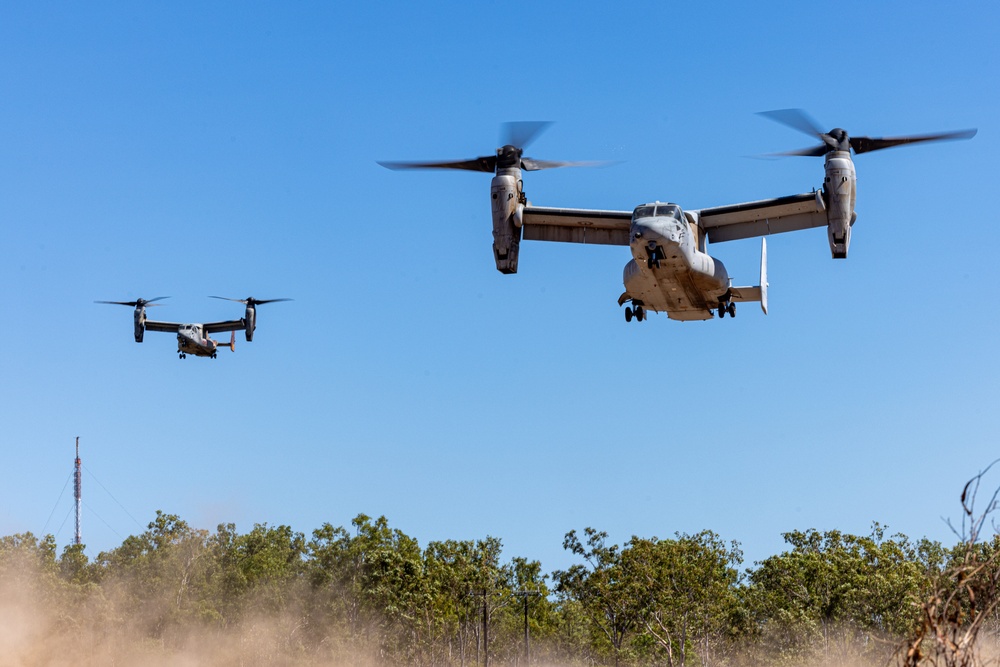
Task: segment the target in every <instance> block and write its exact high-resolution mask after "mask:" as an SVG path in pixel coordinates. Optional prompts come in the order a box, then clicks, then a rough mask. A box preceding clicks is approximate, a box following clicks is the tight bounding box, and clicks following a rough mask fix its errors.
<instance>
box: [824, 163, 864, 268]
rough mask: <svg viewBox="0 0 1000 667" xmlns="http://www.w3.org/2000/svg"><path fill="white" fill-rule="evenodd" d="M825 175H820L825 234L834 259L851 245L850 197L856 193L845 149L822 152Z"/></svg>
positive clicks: (845, 256)
mask: <svg viewBox="0 0 1000 667" xmlns="http://www.w3.org/2000/svg"><path fill="white" fill-rule="evenodd" d="M825 169H826V178H824V179H823V198H824V200H825V202H826V220H827V236H828V237H829V240H830V252H831V253H832V254H833V257H834V259H846V258H847V249H848V247H850V245H851V225H853V224H854V220H855V219H856V217H857V216H856V214H855V212H854V201H855V196H856V194H857V192H856V190H857V176H856V174H855V171H854V162H853V161H851V153H850V152H849V151H831V152H829V153H827V154H826V164H825Z"/></svg>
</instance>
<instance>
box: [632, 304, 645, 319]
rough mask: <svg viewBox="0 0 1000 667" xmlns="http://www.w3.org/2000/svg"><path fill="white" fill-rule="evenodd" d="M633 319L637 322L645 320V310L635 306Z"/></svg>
mask: <svg viewBox="0 0 1000 667" xmlns="http://www.w3.org/2000/svg"><path fill="white" fill-rule="evenodd" d="M635 319H636V320H637V321H639V322H642V321H643V320H644V319H646V309H645V308H643V307H642V306H636V307H635Z"/></svg>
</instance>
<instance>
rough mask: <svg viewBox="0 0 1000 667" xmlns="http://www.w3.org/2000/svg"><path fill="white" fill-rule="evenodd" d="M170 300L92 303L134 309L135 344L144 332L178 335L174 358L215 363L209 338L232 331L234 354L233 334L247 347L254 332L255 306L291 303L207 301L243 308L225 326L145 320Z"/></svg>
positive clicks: (213, 343)
mask: <svg viewBox="0 0 1000 667" xmlns="http://www.w3.org/2000/svg"><path fill="white" fill-rule="evenodd" d="M168 298H170V297H166V296H158V297H156V298H155V299H148V300H147V299H136V300H135V301H95V302H94V303H110V304H115V305H119V306H132V307H133V308H135V342H137V343H141V342H142V337H143V334H144V333H145V332H146V331H166V332H168V333H176V334H177V356H178V357H179V358H181V359H185V358H186V357H187V355H189V354H193V355H195V356H196V357H211V358H212V359H215V356H216V351H217V350H218V348H219V342H218V341H215V340H212V339H211V338H209V337H208V335H209V334H214V333H219V332H222V331H231V332H232V335H231V336H230V339H229V349H230V350H232V351H233V352H235V351H236V332H237V331H244V332H245V333H246V339H247V342H248V343H249V342H250V341H252V340H253V332H254V329H256V328H257V306H259V305H261V304H264V303H274V302H275V301H291V299H255V298H253V297H248V298H246V299H230V298H228V297H224V296H213V297H209V298H212V299H225V300H226V301H235V302H237V303H242V304H245V305H246V312H245V313H244V316H243V318H242V319H239V320H226V321H224V322H207V323H205V324H199V323H191V324H182V323H178V322H158V321H156V320H150V319H146V308H147V307H152V306H162V305H163V304H160V303H154V301H161V300H163V299H168Z"/></svg>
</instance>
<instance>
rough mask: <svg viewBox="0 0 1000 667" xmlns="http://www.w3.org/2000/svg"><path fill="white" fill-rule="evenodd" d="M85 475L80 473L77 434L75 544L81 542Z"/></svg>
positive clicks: (74, 494) (74, 489)
mask: <svg viewBox="0 0 1000 667" xmlns="http://www.w3.org/2000/svg"><path fill="white" fill-rule="evenodd" d="M82 482H83V476H82V474H81V473H80V436H76V470H75V472H74V474H73V496H74V497H75V498H76V535H75V536H74V538H73V543H74V544H81V543H82V542H83V540H82V539H81V536H80V506H81V505H82V504H83V483H82Z"/></svg>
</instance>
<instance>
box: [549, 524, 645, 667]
mask: <svg viewBox="0 0 1000 667" xmlns="http://www.w3.org/2000/svg"><path fill="white" fill-rule="evenodd" d="M584 534H585V535H586V542H585V543H584V542H581V541H580V538H579V537H578V536H577V534H576V531H575V530H571V531H570V532H568V533H566V537H565V538H564V539H563V548H564V549H568V550H569V551H571V552H573V553H574V554H575V555H577V556H580V557H581V558H583V560H584V563H585V564H576V565H573V566H572V567H570V568H569V569H568V570H559V571H556V572H554V573H553V574H552V577H553V579H554V580H555V581H556V582H557V583H556V593H557V594H558V595H559V596H560V597H561V598H563V599H569V600H575V601H577V602H579V603H580V608H581V609H582V610H583V612H584V614H586V616H587V618H588V619H589V620H590V622H591V624H592V625H593V627H594V628H596V629H597V630H598V632H599V633H600V635H601V636H602V637H603V638H604V639H605V640H606V641H607V643H608V645H610V647H611V651H612V653H613V655H614V661H615V667H618V665H619V661H620V660H621V656H622V651H623V649H624V646H625V639H626V638H627V637H628V636H629V634H630V633H631V632H632V631H633V629H634V628H635V625H636V622H637V611H638V610H637V607H636V604H635V601H634V598H633V596H632V591H630V590H629V587H628V584H627V582H626V581H625V579H624V576H623V575H624V573H623V572H622V563H621V561H622V555H621V551H620V550H619V548H618V546H617V545H611V546H608V545H607V544H606V542H607V538H608V534H607V533H605V532H598V531H596V530H594V529H593V528H585V529H584Z"/></svg>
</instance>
